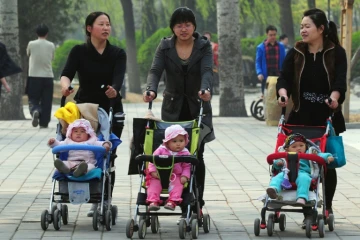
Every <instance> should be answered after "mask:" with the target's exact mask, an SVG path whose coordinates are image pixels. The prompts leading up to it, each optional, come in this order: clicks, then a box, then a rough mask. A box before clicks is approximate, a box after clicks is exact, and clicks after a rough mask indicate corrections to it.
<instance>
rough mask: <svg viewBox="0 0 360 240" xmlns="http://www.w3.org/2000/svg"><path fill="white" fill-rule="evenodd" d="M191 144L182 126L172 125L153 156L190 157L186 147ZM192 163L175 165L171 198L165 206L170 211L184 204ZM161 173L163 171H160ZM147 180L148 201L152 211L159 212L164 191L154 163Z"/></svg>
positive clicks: (149, 167)
mask: <svg viewBox="0 0 360 240" xmlns="http://www.w3.org/2000/svg"><path fill="white" fill-rule="evenodd" d="M188 143H189V135H188V133H187V132H186V131H185V129H184V128H182V127H181V126H180V125H178V124H176V125H172V126H170V127H168V128H166V130H165V139H164V140H163V144H162V145H160V147H158V148H157V149H156V150H155V152H154V153H153V155H176V156H183V155H190V152H189V150H188V149H187V148H186V147H185V146H186V145H187V144H188ZM190 167H191V164H190V163H175V164H174V167H173V171H172V176H171V178H170V183H169V198H168V201H167V202H166V204H165V208H166V209H168V210H172V211H174V210H175V207H176V205H177V204H180V203H181V202H182V198H181V195H182V192H183V188H184V184H185V183H186V182H187V181H188V180H189V178H190ZM160 171H161V170H160ZM147 174H148V176H149V175H150V179H149V180H147V185H148V189H147V199H146V201H147V202H148V203H150V204H149V210H150V211H157V210H159V209H160V206H159V205H160V204H161V200H160V193H161V190H162V186H161V182H160V180H159V175H158V172H157V169H156V166H155V165H154V164H153V163H149V165H148V173H147Z"/></svg>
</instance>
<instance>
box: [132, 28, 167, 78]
mask: <svg viewBox="0 0 360 240" xmlns="http://www.w3.org/2000/svg"><path fill="white" fill-rule="evenodd" d="M171 34H172V32H171V30H170V29H169V28H168V27H167V28H161V29H159V30H157V31H156V32H155V33H154V34H153V35H152V36H150V37H149V38H148V39H147V40H146V41H145V43H144V44H142V45H141V47H140V49H139V51H138V53H137V60H138V63H139V67H140V80H141V83H145V82H146V77H147V73H148V71H149V69H150V67H151V63H152V60H153V58H154V55H155V49H156V48H157V46H158V45H159V43H160V40H161V39H162V38H164V37H166V36H171Z"/></svg>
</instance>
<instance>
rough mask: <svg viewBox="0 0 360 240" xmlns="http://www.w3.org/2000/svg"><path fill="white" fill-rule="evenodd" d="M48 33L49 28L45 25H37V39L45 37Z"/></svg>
mask: <svg viewBox="0 0 360 240" xmlns="http://www.w3.org/2000/svg"><path fill="white" fill-rule="evenodd" d="M48 32H49V28H48V27H47V26H46V25H45V24H43V23H41V24H39V25H37V27H36V34H37V35H38V36H39V37H45V36H46V34H48Z"/></svg>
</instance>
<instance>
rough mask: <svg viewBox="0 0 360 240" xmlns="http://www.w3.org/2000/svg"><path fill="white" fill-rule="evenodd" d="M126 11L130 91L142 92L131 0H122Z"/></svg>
mask: <svg viewBox="0 0 360 240" xmlns="http://www.w3.org/2000/svg"><path fill="white" fill-rule="evenodd" d="M120 2H121V5H122V7H123V11H124V22H125V37H126V54H127V64H126V65H127V73H128V81H129V91H130V92H134V93H141V87H140V77H139V66H138V64H137V61H136V40H135V23H134V14H133V4H132V1H129V0H120Z"/></svg>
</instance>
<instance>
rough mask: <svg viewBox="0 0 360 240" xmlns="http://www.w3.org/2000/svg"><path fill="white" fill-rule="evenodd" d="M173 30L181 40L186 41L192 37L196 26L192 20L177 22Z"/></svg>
mask: <svg viewBox="0 0 360 240" xmlns="http://www.w3.org/2000/svg"><path fill="white" fill-rule="evenodd" d="M173 31H174V33H175V35H176V37H177V38H178V39H179V40H182V41H186V40H189V39H190V38H192V35H193V33H194V31H195V26H194V25H193V24H192V23H191V22H184V23H178V24H175V26H174V27H173Z"/></svg>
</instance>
